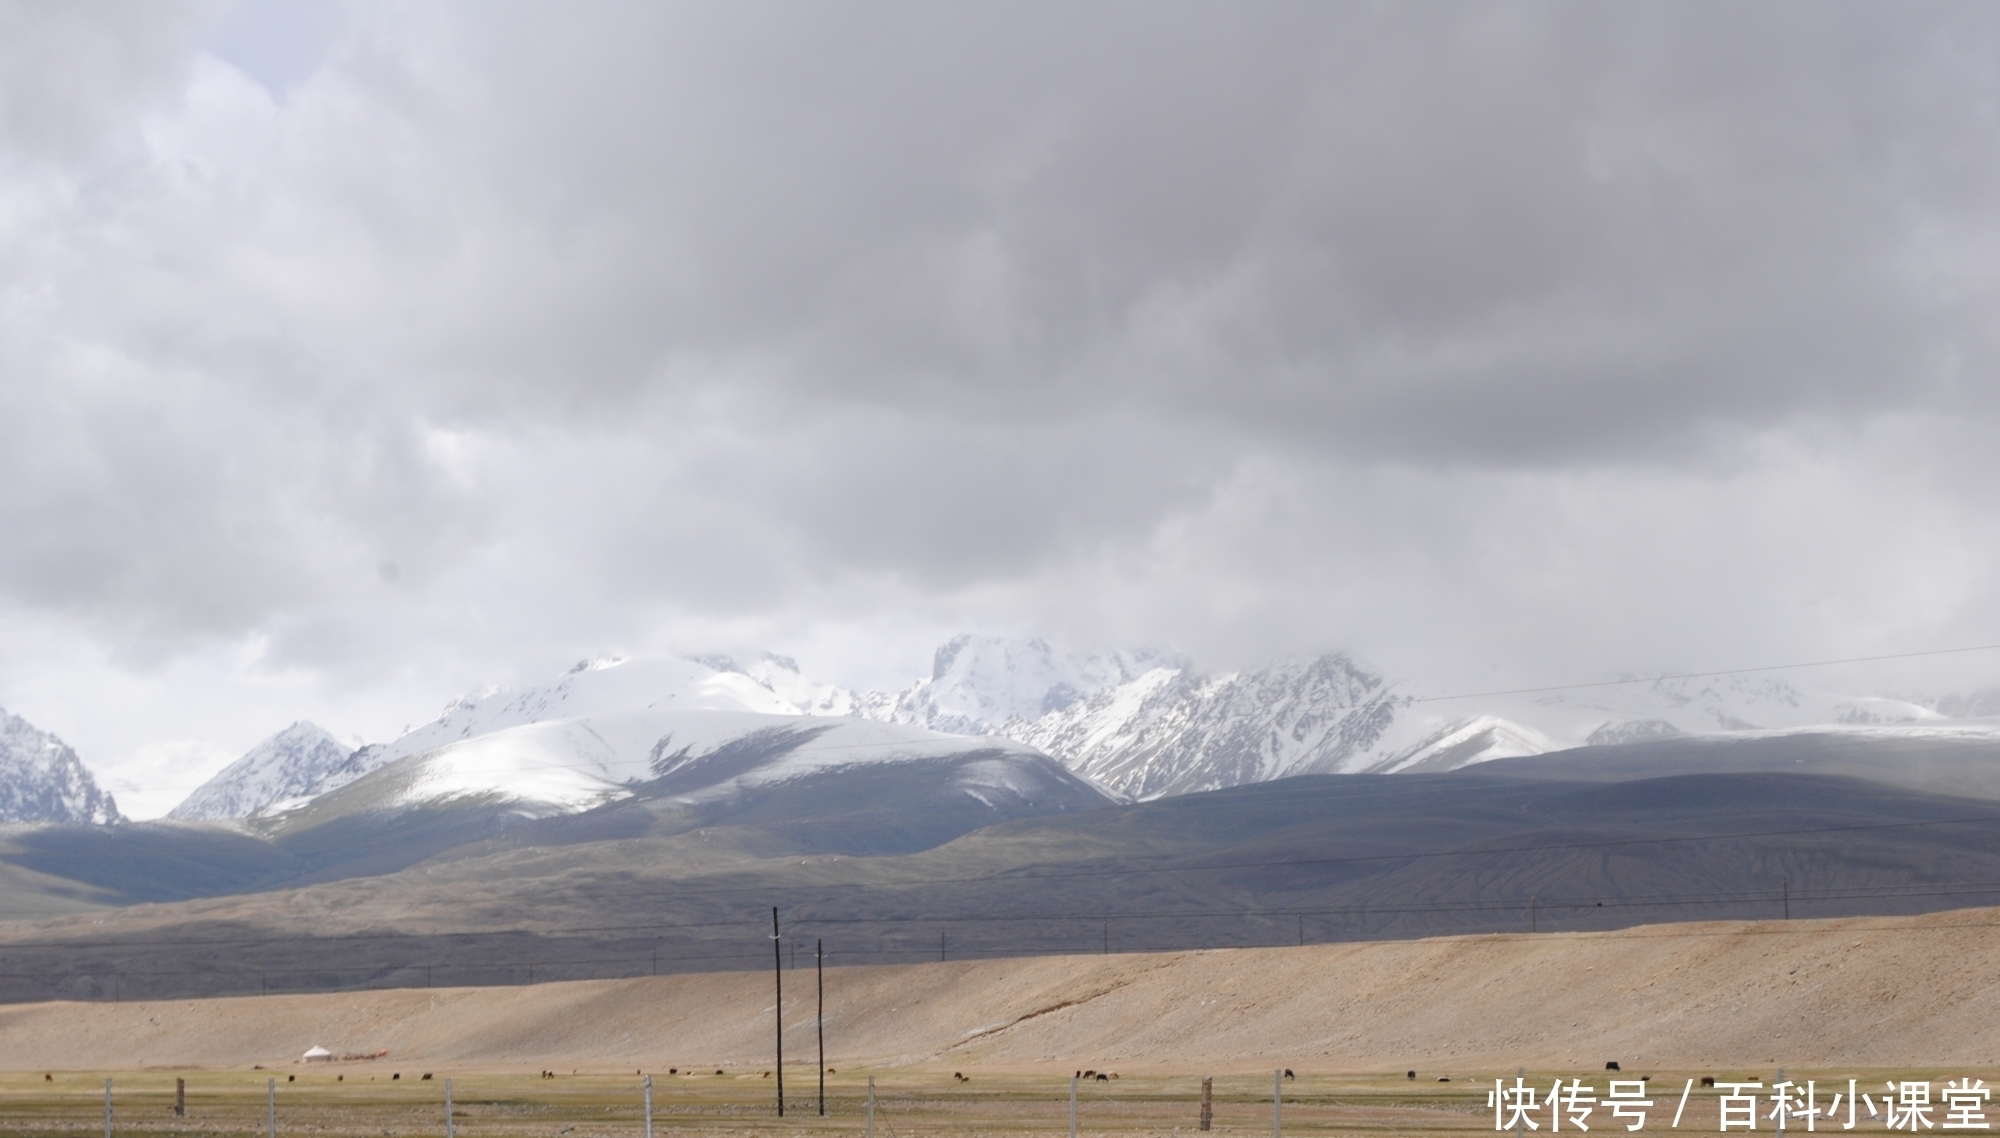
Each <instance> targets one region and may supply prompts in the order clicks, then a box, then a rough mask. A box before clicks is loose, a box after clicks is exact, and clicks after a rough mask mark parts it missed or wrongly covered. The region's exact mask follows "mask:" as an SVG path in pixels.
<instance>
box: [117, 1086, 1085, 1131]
mask: <svg viewBox="0 0 2000 1138" xmlns="http://www.w3.org/2000/svg"><path fill="white" fill-rule="evenodd" d="M107 1085H109V1081H108V1080H107ZM104 1138H111V1134H110V1131H108V1130H107V1131H106V1132H105V1136H104ZM1069 1138H1076V1076H1075V1075H1071V1076H1070V1077H1069Z"/></svg>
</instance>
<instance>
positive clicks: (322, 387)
mask: <svg viewBox="0 0 2000 1138" xmlns="http://www.w3.org/2000/svg"><path fill="white" fill-rule="evenodd" d="M308 24H309V25H310V26H308ZM0 53H4V54H0V330H4V337H0V370H3V371H4V377H3V378H0V530H3V531H4V532H5V533H6V534H7V535H9V536H8V538H7V540H6V541H5V542H4V543H0V614H4V616H0V619H5V620H6V621H8V622H11V624H10V626H11V627H13V628H14V629H15V630H16V634H15V635H14V636H13V637H12V638H11V646H10V647H8V648H6V649H4V650H0V657H4V658H3V659H0V697H6V696H9V693H10V692H12V693H13V694H12V696H11V698H12V699H13V700H14V703H18V702H20V701H21V700H23V699H26V700H29V701H31V702H32V701H34V700H41V701H42V702H43V703H44V704H46V705H47V706H48V707H49V708H51V710H50V711H49V712H48V715H50V716H60V715H65V714H73V715H75V716H77V717H78V718H83V717H84V716H83V714H82V712H81V711H80V710H78V709H80V708H83V707H85V706H87V705H88V699H87V698H86V697H83V696H65V695H62V694H60V693H59V692H58V691H57V681H56V680H54V679H47V678H42V679H34V678H32V677H34V676H66V677H71V679H70V680H65V681H63V682H66V683H67V682H72V681H74V682H77V683H81V682H83V680H84V679H87V678H88V677H89V676H90V675H92V674H94V673H93V672H92V671H91V669H92V668H99V667H118V668H126V669H138V670H139V671H141V672H145V671H146V670H148V669H152V670H154V671H156V672H157V671H159V670H160V669H166V671H165V672H159V674H162V675H165V674H168V673H171V672H172V668H171V667H170V666H169V665H168V663H166V662H168V661H173V660H176V659H188V658H193V657H195V656H200V655H201V654H202V653H212V652H215V651H217V650H218V649H217V647H216V646H217V645H254V646H255V648H254V651H252V652H251V656H252V657H254V660H253V662H252V663H251V664H246V665H243V667H244V668H248V669H249V671H250V672H256V671H257V669H259V668H263V669H266V670H275V671H276V672H280V673H284V674H288V675H290V674H298V673H308V674H314V675H321V676H324V677H331V678H330V679H328V680H327V682H328V683H329V684H331V685H332V686H333V687H334V688H338V689H340V690H342V691H349V692H351V691H354V690H360V689H366V688H368V686H369V685H370V684H377V685H379V684H381V683H383V682H384V681H383V680H382V677H384V676H389V675H392V674H393V675H395V676H398V677H407V676H409V675H410V674H412V672H415V673H419V674H422V675H425V676H428V677H431V678H430V679H428V680H426V681H425V682H424V683H425V684H428V685H429V686H424V684H419V685H417V687H418V688H419V689H420V690H421V691H422V692H423V695H424V699H425V700H426V701H428V700H429V699H430V698H431V696H432V695H433V694H442V693H449V692H450V691H451V690H454V688H455V687H457V686H463V685H464V684H465V683H467V682H470V681H472V680H475V679H480V678H490V677H494V676H496V675H501V674H506V673H508V672H511V671H514V670H517V669H528V670H534V669H538V668H541V667H544V666H546V665H549V664H552V663H553V662H555V661H558V660H566V659H569V658H573V657H574V656H575V655H576V654H578V653H581V652H589V651H594V650H598V649H601V648H605V647H624V648H628V649H630V648H644V647H663V646H664V647H688V646H706V645H708V644H710V643H714V642H719V641H723V642H729V643H731V644H735V643H737V642H741V643H742V644H744V645H746V646H747V645H750V644H752V643H753V642H754V643H757V644H774V645H779V646H783V645H787V644H799V643H808V644H820V645H827V644H834V645H839V644H846V645H849V646H850V647H849V648H847V649H845V651H846V652H848V653H850V654H851V655H852V659H851V660H848V659H828V660H825V661H823V662H822V663H821V669H822V670H823V671H827V672H837V671H838V670H839V669H841V668H843V667H849V666H854V667H860V666H863V665H866V666H870V667H873V666H877V664H878V663H879V661H880V660H881V659H883V658H890V657H892V658H895V659H903V658H905V657H907V658H909V659H910V660H911V661H912V662H916V661H920V660H921V659H922V658H923V653H924V652H926V651H927V649H928V647H929V645H928V644H925V643H923V641H924V640H925V638H927V637H929V636H931V635H932V634H934V633H935V632H937V631H938V630H941V629H948V628H951V627H955V626H958V625H961V624H965V625H973V626H988V627H1001V628H1013V629H1023V630H1028V629H1032V630H1036V631H1048V632H1052V633H1054V634H1056V635H1059V636H1068V637H1071V638H1075V639H1077V640H1080V641H1089V642H1114V641H1115V642H1145V643H1159V642H1170V643H1175V644H1179V645H1181V646H1183V647H1186V648H1188V649H1190V650H1193V651H1195V652H1196V653H1197V654H1198V655H1206V656H1207V657H1210V658H1213V659H1216V660H1219V661H1238V660H1252V659H1257V658H1261V657H1264V656H1268V655H1273V654H1277V653H1280V652H1290V651H1305V650H1316V649H1321V648H1330V647H1345V648H1351V649H1354V650H1357V651H1360V652H1363V653H1372V654H1375V655H1377V656H1380V657H1383V658H1386V659H1389V660H1391V661H1393V662H1395V663H1397V664H1399V665H1407V666H1410V667H1419V666H1422V665H1423V663H1424V662H1425V661H1426V660H1450V661H1452V662H1453V666H1455V667H1459V668H1461V669H1463V670H1464V671H1466V672H1467V673H1476V674H1480V675H1485V674H1488V673H1491V672H1496V671H1497V672H1502V673H1507V674H1522V675H1533V676H1535V677H1537V678H1543V677H1546V676H1547V675H1549V674H1551V673H1563V672H1565V670H1568V671H1569V672H1572V673H1575V672H1581V673H1583V674H1594V673H1595V672H1598V671H1601V670H1605V669H1625V668H1647V667H1664V668H1673V667H1688V666H1692V667H1702V666H1727V665H1729V664H1732V663H1738V662H1742V661H1744V660H1750V661H1752V662H1759V663H1761V662H1768V661H1770V660H1772V659H1778V660H1783V659H1795V658H1810V657H1813V656H1816V655H1823V654H1828V653H1834V654H1839V653H1844V652H1849V651H1870V650H1875V649H1878V648H1888V649H1895V648H1901V647H1909V646H1914V647H1931V646H1935V645H1936V644H1938V643H1940V642H1942V641H1946V640H1949V641H1953V642H1961V641H1963V640H1965V639H1967V638H1971V639H1979V638H1980V635H1981V634H1980V633H1979V631H1978V630H1980V629H1990V628H1991V627H1992V622H1993V620H1994V618H1995V617H1996V616H2000V613H1996V612H1995V605H1994V602H1993V594H1992V585H1993V567H1994V564H1995V561H1994V558H1995V555H1996V552H2000V551H1996V549H1995V542H1994V539H1993V537H1992V533H1993V527H1992V524H1991V523H1992V520H1993V518H1992V510H1991V506H1990V504H1989V503H1988V502H1987V500H1986V496H1985V494H1984V493H1983V491H1981V490H1980V489H1979V488H1980V487H1982V486H1984V485H1990V484H1991V481H1992V478H1993V475H1994V474H1995V471H1994V469H1993V468H1994V462H1993V460H1992V459H1991V457H1990V455H1989V451H1990V450H1991V448H1990V446H1989V445H1988V444H1987V442H1986V440H1987V438H1988V437H1989V436H1990V431H1991V428H1992V426H1993V425H1994V422H1993V421H1994V410H1995V409H1994V391H1995V384H1994V381H1993V378H1992V376H1993V370H1994V366H1995V362H1996V352H1995V343H1994V336H1995V332H1994V329H1995V328H1996V326H2000V325H1996V322H1995V321H1994V319H1993V316H1994V306H1995V301H1996V283H2000V282H1996V278H1995V274H1994V272H1993V269H1992V266H1993V265H1994V264H1995V263H1996V259H1995V255H1996V254H1997V253H2000V241H1996V235H1997V231H1996V221H2000V206H1996V204H1995V203H1996V202H2000V193H1996V190H2000V146H1996V145H1995V144H1996V143H1997V142H2000V137H1997V135H2000V111H1996V108H2000V91H1996V83H2000V79H1996V75H2000V73H1996V72H1995V70H1994V69H1993V67H1992V66H1991V60H1993V59H1994V58H2000V15H1996V14H1995V12H1994V11H1993V10H1991V9H1989V8H1986V7H1980V6H1973V5H1908V6H1899V7H1896V8H1884V7H1880V6H1870V5H1859V4H1853V5H1843V4H1834V5H1827V4H1820V5H1802V4H1766V5H1757V6H1742V5H1734V4H1689V3H1675V4H1654V5H1621V6H1600V5H1548V4H1536V5H1508V4H1398V5H1388V6H1364V5H1323V4H1298V5H1285V4H1270V5H1261V6H1256V7H1248V8H1246V7H1244V6H1240V5H1221V4H1212V5H1211V4H1164V5H1163V4H1100V5H1076V4H1042V5H1036V4H1007V5H986V6H973V5H952V6H939V5H927V4H858V5H840V6H824V5H804V4H798V5H792V4H732V5H726V6H715V5H705V6H698V5H653V4H581V5H577V4H563V5H552V4H543V5H528V4H511V5H495V4H463V5H454V4H444V3H440V4H429V5H423V6H418V7H415V8H411V7H408V6H392V5H373V4H354V5H351V6H345V7H331V6H326V7H317V8H313V9H311V10H310V11H308V9H306V8H305V7H304V6H298V5H290V4H286V3H282V2H277V0H273V2H272V3H251V4H239V5H230V4H212V5H206V6H203V5H194V6H188V7H184V8H183V7H173V6H168V5H158V4H145V5H136V6H123V5H105V6H98V7H91V6H84V5H64V6H32V5H20V6H10V7H7V8H5V9H0ZM389 566H393V567H394V570H393V571H390V570H389V569H388V568H387V567H389ZM28 628H33V629H35V630H37V631H35V633H34V634H33V635H32V636H30V635H28V634H26V633H24V632H21V631H20V630H22V629H28ZM51 629H54V630H56V631H50V630H51ZM51 637H53V638H54V639H53V640H51V639H50V638H51ZM65 637H67V638H68V639H67V640H65ZM871 638H875V640H878V641H884V642H889V641H893V646H891V647H880V646H879V645H878V646H876V647H852V646H853V645H865V644H868V643H870V641H871ZM899 638H900V639H899ZM1988 638H1989V639H2000V638H1996V637H1991V636H1988ZM696 642H700V643H699V644H697V643H696ZM51 643H59V644H61V643H67V644H71V645H72V646H71V647H69V648H60V649H57V650H55V654H56V655H62V654H64V653H68V654H69V657H72V658H74V659H75V660H79V661H89V660H106V659H108V660H112V661H114V662H115V663H113V664H90V663H78V664H75V665H74V667H69V666H65V667H63V668H54V669H53V670H51V666H50V665H49V662H48V661H49V657H50V655H51V649H50V647H49V645H50V644H51ZM246 651H249V650H248V649H246ZM835 654H836V655H838V654H839V651H838V650H837V651H836V652H835ZM256 661H261V663H258V662H256ZM808 663H812V661H808ZM173 674H179V673H173ZM203 674H204V675H206V673H203ZM231 674H232V675H236V674H238V673H231ZM161 682H167V681H164V680H163V681H161ZM172 682H176V683H178V682H182V681H178V680H176V681H172ZM185 682H187V683H196V682H201V683H209V682H223V681H214V680H212V678H211V679H204V680H199V681H197V680H187V681H185ZM228 682H236V681H233V680H232V681H228ZM398 683H399V687H398V695H396V696H395V697H393V698H392V697H391V696H387V695H385V696H383V697H382V699H381V700H380V701H379V706H380V708H389V707H391V706H392V705H393V706H394V708H395V709H396V710H394V711H390V710H380V711H379V713H378V712H366V711H357V712H356V713H355V714H356V715H357V716H359V717H360V718H362V719H367V720H368V721H369V723H370V724H371V725H372V724H373V723H374V720H373V719H369V716H370V715H375V716H376V718H381V719H383V720H385V721H386V720H387V719H390V718H394V717H395V716H396V715H400V714H401V713H402V705H401V704H400V703H396V702H395V700H396V699H400V698H404V697H403V695H402V694H401V693H402V692H404V691H406V690H408V689H409V687H410V685H409V684H408V683H405V682H403V681H401V680H399V681H398ZM10 684H11V685H12V687H11V688H10V687H9V686H8V685H10ZM300 698H301V699H304V698H305V697H303V696H302V697H300ZM355 698H357V699H358V698H359V697H355ZM0 702H5V700H4V699H0ZM308 702H309V701H308ZM14 703H9V706H14ZM223 704H227V705H228V706H229V707H231V708H239V709H256V714H255V715H253V714H251V713H250V711H248V710H245V711H244V716H245V719H246V721H248V722H247V724H246V726H244V727H242V728H240V729H239V728H238V727H237V726H235V725H234V724H231V725H230V726H229V727H228V728H226V729H218V730H224V732H225V733H227V734H229V735H230V738H232V739H233V738H235V737H236V735H238V734H241V735H247V736H248V737H251V738H254V737H256V736H257V735H261V734H263V733H264V732H265V731H266V730H268V729H269V728H268V724H267V723H266V718H270V717H268V716H267V717H264V718H259V717H258V716H262V715H263V710H262V706H261V705H259V704H257V702H256V699H255V698H254V697H253V696H252V695H245V696H243V697H242V700H240V701H239V702H238V703H237V704H228V701H226V700H224V701H221V704H218V705H217V706H221V705H223ZM364 704H367V701H366V700H361V701H360V703H358V704H355V705H354V706H357V707H359V706H362V705H364ZM367 706H376V705H367ZM298 714H311V708H310V707H306V708H302V709H299V711H298ZM277 718H282V716H279V717H277ZM272 721H273V722H275V721H276V719H272ZM55 726H58V727H60V724H55ZM134 730H138V728H134ZM187 730H189V731H195V730H196V728H195V727H189V728H188V729H187ZM107 745H108V746H128V745H129V740H128V741H127V742H123V743H120V742H111V743H107Z"/></svg>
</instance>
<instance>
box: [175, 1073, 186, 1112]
mask: <svg viewBox="0 0 2000 1138" xmlns="http://www.w3.org/2000/svg"><path fill="white" fill-rule="evenodd" d="M187 1112H188V1081H187V1080H186V1079H175V1080H174V1117H175V1118H186V1117H187Z"/></svg>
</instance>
